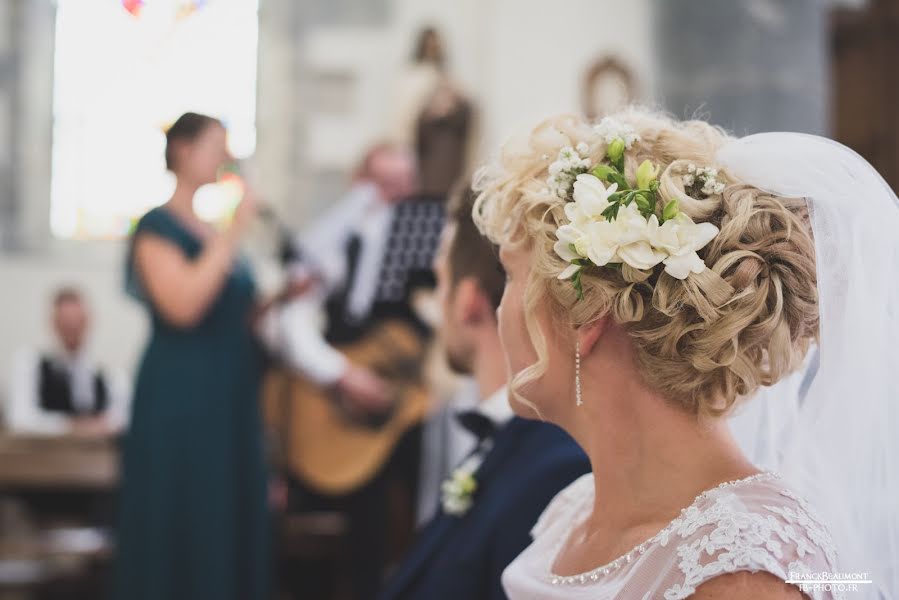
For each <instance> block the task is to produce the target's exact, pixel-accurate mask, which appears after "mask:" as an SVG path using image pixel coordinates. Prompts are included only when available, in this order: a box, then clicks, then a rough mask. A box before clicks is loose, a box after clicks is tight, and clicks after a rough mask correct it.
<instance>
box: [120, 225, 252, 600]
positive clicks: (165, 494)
mask: <svg viewBox="0 0 899 600" xmlns="http://www.w3.org/2000/svg"><path fill="white" fill-rule="evenodd" d="M143 233H152V234H155V235H157V236H161V237H163V238H166V239H167V240H169V241H171V242H172V243H173V244H175V245H177V246H178V247H179V248H181V250H182V251H183V252H184V254H185V255H186V256H187V257H188V258H194V257H196V256H197V255H198V254H199V253H200V251H201V249H202V242H201V240H199V239H198V238H197V237H196V236H195V235H194V234H193V233H192V232H191V231H190V230H188V229H187V228H186V227H184V226H183V225H182V224H181V223H180V222H179V221H177V219H176V218H175V217H174V216H173V215H172V214H171V213H169V212H168V210H166V209H164V208H156V209H154V210H151V211H150V212H149V213H147V214H146V215H144V217H143V218H142V219H141V220H140V222H139V223H138V225H137V229H136V231H135V233H134V236H135V237H136V236H138V235H141V234H143ZM132 249H133V246H132ZM126 270H127V278H126V280H127V288H128V291H129V293H130V294H131V295H133V296H135V297H137V298H139V299H140V300H141V301H142V302H143V303H144V305H145V306H146V308H147V310H148V311H149V313H150V317H151V319H152V333H151V336H150V341H149V344H148V345H147V348H146V350H145V352H144V355H143V359H142V361H141V364H140V370H139V372H138V375H137V381H136V385H135V393H134V402H133V408H132V418H131V427H130V430H129V432H128V434H127V436H126V438H125V441H124V449H123V459H122V460H123V463H122V464H123V481H122V492H121V499H120V514H119V527H118V531H117V536H116V544H117V551H116V556H117V557H116V567H115V576H114V582H113V587H114V593H113V598H115V599H116V600H125V599H127V600H180V599H184V600H187V599H190V600H206V599H208V600H232V599H233V600H256V599H267V598H269V555H270V547H269V518H268V514H267V475H266V469H265V463H264V453H263V440H262V423H261V417H260V414H259V390H260V383H261V378H262V373H263V367H264V355H263V352H262V350H261V347H260V345H259V344H258V342H257V340H256V338H255V337H254V335H253V333H252V331H251V327H250V315H251V311H252V308H253V306H254V303H255V292H256V289H255V284H254V281H253V278H252V275H251V273H250V270H249V268H248V266H247V265H246V264H245V262H244V261H242V260H239V259H238V260H236V261H235V265H234V268H233V270H232V272H231V274H230V276H229V277H228V279H227V281H226V283H225V285H224V286H223V287H222V289H221V291H220V292H219V295H218V297H217V298H216V299H215V300H214V302H213V303H212V305H211V306H210V307H209V309H208V310H207V313H206V315H205V316H204V317H203V318H202V320H201V321H200V322H199V323H198V324H196V325H195V326H193V327H191V328H189V329H184V328H178V327H174V326H172V325H170V324H169V323H167V322H166V321H165V319H164V318H163V317H162V316H161V315H160V314H159V312H158V311H157V310H156V309H155V307H154V306H153V304H152V302H151V301H150V300H149V298H148V297H147V295H146V294H145V293H144V290H143V287H142V285H141V281H140V277H139V274H138V273H136V271H135V267H134V263H133V256H132V252H131V251H129V253H128V262H127V269H126Z"/></svg>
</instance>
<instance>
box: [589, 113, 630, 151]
mask: <svg viewBox="0 0 899 600" xmlns="http://www.w3.org/2000/svg"><path fill="white" fill-rule="evenodd" d="M593 131H595V132H596V134H597V135H599V136H600V137H601V138H602V139H603V141H604V142H605V143H606V144H611V143H612V142H614V141H615V140H616V139H620V140H621V141H623V142H624V147H625V148H626V149H628V150H630V149H631V146H633V145H634V142H638V141H640V136H639V134H637V132H636V130H634V128H633V127H631V126H630V125H628V124H626V123H622V122H621V121H619V120H618V119H616V118H614V117H603V119H602V120H601V121H600V122H599V123H597V124H596V125H594V126H593Z"/></svg>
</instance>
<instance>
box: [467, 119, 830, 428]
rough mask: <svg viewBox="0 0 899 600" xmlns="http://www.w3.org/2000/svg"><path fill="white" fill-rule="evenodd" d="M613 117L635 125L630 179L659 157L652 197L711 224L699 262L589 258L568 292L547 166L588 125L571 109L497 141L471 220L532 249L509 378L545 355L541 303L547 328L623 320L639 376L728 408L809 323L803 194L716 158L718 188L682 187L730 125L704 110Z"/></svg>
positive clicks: (718, 409) (811, 284) (766, 377)
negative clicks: (577, 285) (650, 267)
mask: <svg viewBox="0 0 899 600" xmlns="http://www.w3.org/2000/svg"><path fill="white" fill-rule="evenodd" d="M615 118H617V119H618V120H619V121H621V122H623V123H625V124H627V125H629V126H630V127H632V128H633V129H635V130H636V132H637V133H638V134H639V136H640V138H639V140H638V141H636V142H635V143H634V145H633V147H632V148H631V149H630V150H628V151H627V152H626V153H625V173H626V176H627V178H628V180H630V181H633V180H634V178H635V175H634V173H635V170H636V168H637V166H638V165H639V164H640V163H641V162H642V161H643V160H646V159H649V160H651V161H653V162H654V163H656V164H658V165H660V166H661V169H662V170H661V175H660V176H659V183H660V189H659V194H660V197H661V200H662V202H661V205H662V206H664V204H665V202H667V201H669V200H671V199H673V198H677V199H678V201H679V205H680V209H681V211H683V212H684V213H686V214H687V215H689V216H690V217H692V218H693V219H694V220H695V221H697V222H699V221H706V222H711V223H713V224H715V225H716V226H718V227H719V229H720V233H719V234H718V236H717V237H716V238H715V239H714V240H712V242H710V243H709V244H708V245H707V246H706V247H705V248H704V249H703V250H701V251H700V253H699V254H700V256H701V258H702V259H703V260H704V261H705V263H706V265H708V267H709V269H708V270H707V271H706V272H705V273H704V274H703V275H702V276H695V275H691V276H690V277H689V278H688V279H686V280H678V279H675V278H673V277H670V276H668V275H667V274H664V273H662V274H660V273H659V272H658V271H659V270H656V272H654V273H653V274H651V275H649V276H648V277H647V276H646V274H645V273H643V272H640V271H637V270H636V269H631V268H630V267H628V266H627V265H626V264H625V265H623V266H622V268H621V269H613V268H609V267H590V268H588V269H586V270H585V272H584V274H583V276H582V285H583V299H582V300H578V299H577V295H576V292H575V290H574V288H573V286H572V284H571V282H570V281H560V280H559V279H557V275H558V274H559V273H560V272H561V271H562V270H563V269H564V268H565V267H566V266H567V263H566V262H565V261H563V260H562V259H561V258H560V257H558V256H557V255H556V253H555V252H554V250H553V245H554V243H555V242H556V237H555V231H556V229H557V228H558V227H559V225H561V224H563V223H564V222H566V218H565V214H564V210H563V207H564V205H565V202H566V201H565V200H563V199H560V198H557V197H555V196H553V195H552V194H547V192H546V189H547V184H546V180H547V177H548V176H549V173H548V167H549V165H550V163H552V162H553V161H554V160H556V157H557V155H558V153H559V149H560V148H562V147H564V146H571V147H575V146H577V145H578V143H579V142H582V141H584V142H586V141H588V140H591V139H595V134H594V133H593V130H592V126H591V124H590V123H588V122H586V121H585V120H583V119H582V118H580V117H576V116H571V115H563V116H559V117H555V118H552V119H549V120H547V121H544V122H543V123H541V124H540V125H538V126H537V127H536V128H535V129H534V130H533V131H532V132H531V134H530V136H529V137H527V138H526V139H524V140H521V141H518V142H516V141H513V142H510V143H509V144H507V145H506V146H505V147H504V148H503V150H502V152H501V155H500V157H499V159H498V160H497V161H496V162H495V163H493V164H490V165H488V166H486V167H484V168H483V169H482V170H481V171H480V172H479V174H478V176H477V180H476V182H475V187H476V189H477V191H478V194H479V195H478V198H477V202H476V204H475V208H474V218H475V221H476V223H477V224H478V226H479V228H480V229H481V231H482V232H483V233H484V234H485V235H487V236H488V237H489V238H490V239H491V240H492V241H494V242H495V243H497V244H509V245H518V244H521V245H524V246H525V247H527V248H528V249H530V250H531V252H532V257H531V262H530V265H531V267H530V272H529V275H528V278H527V282H526V284H525V290H526V291H525V298H524V301H525V310H524V314H525V315H526V317H525V318H526V324H527V329H528V332H529V335H530V337H531V340H532V343H533V345H534V347H535V350H536V352H537V356H538V360H537V362H536V363H535V364H533V365H531V366H530V367H528V368H526V369H525V370H523V371H522V372H520V373H519V374H518V375H517V376H516V377H515V378H514V379H513V381H512V389H513V391H514V392H516V393H519V392H520V391H521V390H522V387H523V386H525V385H526V384H527V383H528V382H530V381H534V380H535V379H538V378H539V377H541V376H542V375H543V373H544V372H545V371H546V369H547V365H548V358H547V343H546V332H544V331H543V330H542V328H541V327H540V325H539V323H538V322H537V318H536V316H535V315H536V314H537V310H536V308H537V307H538V306H539V307H542V306H543V305H545V306H546V307H548V309H549V313H550V316H551V318H552V320H553V330H554V331H573V329H574V328H576V327H578V326H581V325H584V324H586V323H590V322H592V321H594V320H596V319H598V318H600V317H603V316H606V315H608V316H611V318H612V319H613V320H614V321H615V322H616V323H619V324H621V325H623V326H624V327H625V328H626V330H627V331H628V333H629V335H630V337H631V340H632V342H633V345H634V348H635V351H636V352H635V354H636V357H637V361H638V365H637V366H638V369H639V372H640V374H641V376H642V378H643V379H644V381H645V383H646V384H647V385H649V386H650V387H651V388H652V389H654V390H656V391H657V392H659V393H661V394H662V395H664V396H665V397H667V398H669V399H670V400H671V401H672V402H675V403H677V404H678V405H680V406H681V407H683V408H684V409H685V410H687V411H689V412H690V413H693V414H696V415H700V416H721V415H724V414H726V413H728V412H729V411H730V410H731V408H732V407H733V406H734V405H735V403H736V402H737V401H738V400H739V399H740V398H743V397H747V396H749V395H751V394H752V393H754V392H755V391H756V389H757V388H758V387H759V386H760V385H771V384H773V383H775V382H777V381H778V380H780V379H781V378H782V377H784V376H785V375H787V374H788V373H790V372H791V371H793V370H794V369H795V368H797V367H798V366H799V365H800V364H801V362H802V359H803V357H804V356H805V353H806V352H807V350H808V347H809V344H810V342H811V341H813V340H814V339H816V337H817V332H818V307H817V288H816V275H815V247H814V241H813V239H812V234H811V227H810V224H809V218H808V211H807V206H806V202H805V201H804V200H802V199H797V198H781V197H776V196H773V195H771V194H768V193H766V192H764V191H762V190H759V189H758V188H755V187H752V186H749V185H746V184H743V183H740V182H739V181H736V180H735V179H734V178H733V177H731V176H729V175H728V174H727V173H726V172H723V175H724V177H725V179H726V182H727V186H726V188H725V189H724V191H723V193H722V194H721V195H717V196H712V197H708V198H707V197H704V196H703V197H702V198H691V197H689V196H687V195H686V194H685V191H684V186H683V184H682V180H681V175H680V173H682V172H683V171H682V169H683V168H684V165H685V164H686V163H694V164H696V165H700V166H710V167H715V166H717V165H716V164H715V154H716V151H717V150H718V149H719V148H720V147H721V146H722V145H723V144H725V143H726V142H727V141H728V140H729V139H731V138H729V136H728V135H727V134H726V133H725V132H724V131H722V130H721V129H719V128H717V127H713V126H712V125H709V124H708V123H706V122H703V121H686V122H678V121H675V120H673V119H671V118H670V117H668V116H665V115H662V114H659V113H655V112H651V111H647V110H643V109H636V108H630V109H627V110H625V111H623V112H621V113H619V114H617V115H615ZM593 151H594V155H593V156H590V157H589V158H590V159H591V162H592V163H593V164H596V163H598V162H600V160H601V159H602V158H603V156H602V152H603V148H601V147H597V148H594V150H593ZM597 153H598V154H597ZM519 398H520V396H519ZM537 408H538V409H539V407H537Z"/></svg>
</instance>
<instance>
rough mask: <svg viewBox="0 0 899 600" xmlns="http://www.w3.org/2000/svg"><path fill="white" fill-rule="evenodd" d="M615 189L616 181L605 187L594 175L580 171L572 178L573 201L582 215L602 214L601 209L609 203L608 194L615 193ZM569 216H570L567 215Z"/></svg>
mask: <svg viewBox="0 0 899 600" xmlns="http://www.w3.org/2000/svg"><path fill="white" fill-rule="evenodd" d="M617 189H618V184H617V183H613V184H612V185H610V186H609V187H606V186H605V185H604V184H603V182H602V181H600V180H599V179H598V178H597V177H595V176H594V175H590V174H589V173H582V174H581V175H578V176H577V178H576V179H575V180H574V203H575V205H576V207H577V210H578V211H580V212H581V213H582V214H583V215H585V216H587V217H594V218H598V217H600V216H602V211H604V210H605V209H607V208H608V207H609V204H611V203H610V202H609V196H611V195H612V194H613V193H615V191H616V190H617ZM566 214H567V211H566ZM569 218H571V217H570V216H569ZM572 220H573V219H572Z"/></svg>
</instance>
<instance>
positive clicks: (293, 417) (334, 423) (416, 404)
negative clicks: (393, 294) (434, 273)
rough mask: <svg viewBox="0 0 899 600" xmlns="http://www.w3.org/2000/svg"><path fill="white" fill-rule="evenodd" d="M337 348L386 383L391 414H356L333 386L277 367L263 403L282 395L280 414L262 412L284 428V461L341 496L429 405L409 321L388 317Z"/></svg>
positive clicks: (378, 464) (367, 475)
mask: <svg viewBox="0 0 899 600" xmlns="http://www.w3.org/2000/svg"><path fill="white" fill-rule="evenodd" d="M338 349H339V350H340V351H341V352H343V354H344V355H345V356H346V357H347V358H348V359H349V360H350V361H351V362H353V363H354V364H357V365H359V366H363V367H366V368H368V369H370V370H372V371H374V372H375V373H377V374H378V375H379V376H381V377H382V378H384V379H385V380H386V381H387V382H388V383H389V384H390V385H391V390H392V394H393V409H392V410H391V411H390V412H389V413H387V414H385V415H379V416H377V417H369V416H365V415H359V414H356V413H355V412H354V410H353V409H352V408H351V406H350V405H349V403H348V402H346V401H345V400H344V399H342V398H340V397H339V395H338V394H336V392H334V391H333V390H326V389H322V388H321V387H319V386H316V385H315V384H313V383H312V382H310V381H308V380H306V379H304V378H302V377H298V376H296V375H293V374H285V373H276V374H275V375H273V376H272V377H270V378H269V379H268V381H267V382H266V388H265V390H264V396H265V401H266V404H267V405H268V407H271V404H272V399H273V398H275V399H277V397H278V396H280V402H281V403H282V405H281V407H280V410H277V413H279V414H278V415H275V416H274V417H273V416H272V414H271V412H272V411H271V410H269V411H267V413H268V414H269V418H270V419H272V418H274V420H275V421H278V424H277V427H278V428H279V429H281V431H282V443H283V446H284V450H285V454H286V456H285V457H284V459H285V460H286V463H287V464H286V466H287V468H288V469H289V470H290V471H291V472H292V473H293V474H294V475H296V476H297V477H299V478H300V479H301V480H302V481H303V482H304V483H305V484H306V485H308V486H309V487H311V488H312V489H314V490H315V491H317V492H318V493H321V494H324V495H331V496H342V495H346V494H348V493H350V492H352V491H354V490H356V489H358V488H360V487H362V486H363V485H365V484H366V483H367V482H368V481H370V480H371V479H372V478H374V476H375V475H377V474H378V472H379V471H380V469H381V468H382V467H383V465H384V464H385V463H386V462H387V460H388V459H389V458H390V456H391V454H392V453H393V450H394V448H395V447H396V445H397V443H398V442H399V440H400V439H401V438H402V437H403V435H404V434H405V433H406V431H408V430H409V429H410V428H411V427H413V426H415V425H417V424H418V423H420V422H421V421H422V420H423V419H424V417H425V415H426V414H427V412H428V408H429V402H428V398H429V395H428V391H427V388H426V386H425V385H424V383H423V377H422V370H423V369H422V363H423V360H424V355H425V344H424V340H422V338H421V336H420V335H419V334H418V333H417V332H416V331H415V330H414V329H413V328H412V327H410V326H408V325H406V324H405V323H402V322H398V321H397V322H392V321H388V322H385V323H383V324H380V325H377V326H376V327H375V328H374V329H373V331H372V332H371V333H370V334H368V335H366V336H365V337H364V338H363V339H362V340H360V341H358V342H356V343H354V344H351V345H348V346H343V347H339V348H338ZM275 404H276V405H277V404H278V402H275Z"/></svg>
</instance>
